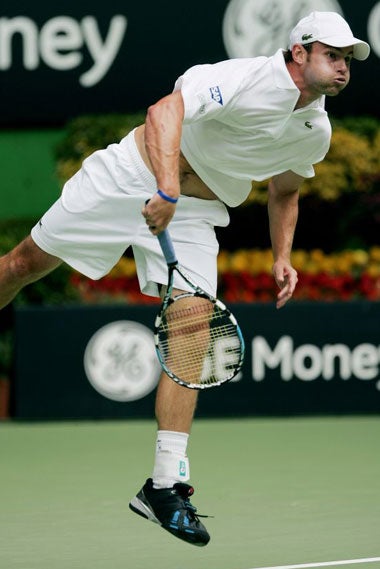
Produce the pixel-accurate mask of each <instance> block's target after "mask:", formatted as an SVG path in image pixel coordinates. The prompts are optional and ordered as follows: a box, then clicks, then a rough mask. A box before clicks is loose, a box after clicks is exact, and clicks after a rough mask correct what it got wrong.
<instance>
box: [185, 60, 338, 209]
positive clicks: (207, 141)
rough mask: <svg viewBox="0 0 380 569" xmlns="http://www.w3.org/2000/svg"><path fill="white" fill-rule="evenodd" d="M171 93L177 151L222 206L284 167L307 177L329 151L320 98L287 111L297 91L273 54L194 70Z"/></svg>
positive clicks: (239, 198)
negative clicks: (178, 98) (179, 114)
mask: <svg viewBox="0 0 380 569" xmlns="http://www.w3.org/2000/svg"><path fill="white" fill-rule="evenodd" d="M174 90H181V93H182V96H183V100H184V105H185V117H184V123H183V134H182V142H181V149H182V152H183V154H184V156H185V157H186V159H187V160H188V162H189V163H190V165H191V166H192V168H193V169H194V171H195V172H196V173H197V174H198V175H199V176H200V178H201V179H202V180H203V181H204V182H205V183H206V184H207V185H208V186H209V187H210V188H211V190H212V191H213V192H214V193H215V194H216V195H217V196H218V197H219V198H220V199H221V200H222V201H223V202H225V203H226V204H227V205H229V206H237V205H239V204H240V203H242V202H243V201H244V200H245V199H246V198H247V196H248V194H249V192H250V190H251V183H252V180H256V181H260V180H265V179H268V178H271V177H272V176H274V175H276V174H280V173H282V172H286V171H287V170H292V171H293V172H295V173H296V174H299V175H300V176H303V177H305V178H311V177H312V176H314V168H313V164H316V163H317V162H320V161H321V160H323V158H324V157H325V155H326V153H327V151H328V149H329V146H330V139H331V125H330V122H329V119H328V116H327V113H326V111H325V109H324V102H325V101H324V99H325V98H324V97H323V96H322V97H321V98H320V99H318V100H317V101H314V102H313V103H311V104H310V105H308V106H307V107H304V108H302V109H297V110H296V111H295V110H294V107H295V105H296V103H297V101H298V98H299V95H300V91H299V89H298V88H297V87H296V85H295V83H294V82H293V80H292V78H291V76H290V74H289V72H288V70H287V67H286V64H285V60H284V56H283V51H282V50H281V49H280V50H278V51H277V52H276V53H275V54H274V55H273V56H272V57H256V58H253V59H252V58H244V59H230V60H227V61H221V62H219V63H215V64H212V65H196V66H195V67H191V68H190V69H188V70H187V71H186V72H185V73H184V74H183V75H182V76H181V77H180V78H179V79H178V80H177V82H176V84H175V87H174Z"/></svg>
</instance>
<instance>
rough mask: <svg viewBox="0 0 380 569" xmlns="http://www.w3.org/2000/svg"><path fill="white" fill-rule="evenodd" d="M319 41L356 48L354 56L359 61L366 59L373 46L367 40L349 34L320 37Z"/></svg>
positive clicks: (333, 45)
mask: <svg viewBox="0 0 380 569" xmlns="http://www.w3.org/2000/svg"><path fill="white" fill-rule="evenodd" d="M318 41H320V42H321V43H325V44H326V45H331V46H332V47H349V46H350V45H352V46H353V48H354V58H355V59H358V60H359V61H364V60H365V59H367V57H368V56H369V54H370V51H371V48H370V46H369V44H368V43H367V42H365V41H362V40H359V39H357V38H353V37H347V36H331V37H327V38H319V39H318Z"/></svg>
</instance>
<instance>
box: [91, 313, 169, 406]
mask: <svg viewBox="0 0 380 569" xmlns="http://www.w3.org/2000/svg"><path fill="white" fill-rule="evenodd" d="M84 369H85V372H86V375H87V378H88V380H89V382H90V383H91V385H92V386H93V387H94V388H95V389H96V391H98V392H99V393H100V394H101V395H104V397H107V398H108V399H112V400H114V401H135V400H136V399H142V398H143V397H144V396H145V395H147V394H148V393H150V392H151V391H152V390H153V389H154V388H155V387H156V385H157V382H158V378H159V375H160V369H161V368H160V366H159V363H158V360H157V357H156V352H155V347H154V341H153V333H152V332H151V330H149V329H148V328H146V327H145V326H143V325H142V324H138V323H137V322H131V321H129V320H120V321H117V322H112V323H111V324H107V325H106V326H103V327H102V328H100V329H99V330H98V331H97V332H96V333H95V334H94V335H93V336H92V338H91V339H90V341H89V342H88V344H87V347H86V349H85V353H84Z"/></svg>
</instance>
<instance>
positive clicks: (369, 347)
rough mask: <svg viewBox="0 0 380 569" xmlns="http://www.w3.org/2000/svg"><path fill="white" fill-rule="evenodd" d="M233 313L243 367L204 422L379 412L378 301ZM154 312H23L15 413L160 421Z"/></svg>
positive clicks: (215, 397) (211, 399)
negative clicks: (242, 342) (240, 340)
mask: <svg viewBox="0 0 380 569" xmlns="http://www.w3.org/2000/svg"><path fill="white" fill-rule="evenodd" d="M233 312H234V314H235V315H236V317H237V319H238V321H239V323H240V325H241V328H242V331H243V334H244V337H245V342H246V348H247V350H246V357H245V362H244V367H243V370H242V372H241V373H240V375H239V376H237V377H236V378H235V379H234V380H233V381H232V382H230V383H228V384H226V385H223V386H221V387H219V388H215V389H210V390H206V391H204V392H202V393H201V394H200V397H199V404H198V409H197V415H198V416H200V417H223V416H232V417H236V416H254V415H293V414H325V413H327V414H350V413H378V412H380V334H379V329H380V324H379V322H380V304H377V303H371V302H357V303H355V302H354V303H343V302H342V303H331V304H329V303H292V304H291V305H289V306H287V307H285V308H284V309H282V310H280V311H278V310H276V309H275V307H274V306H272V305H269V304H253V305H249V304H244V305H243V304H241V305H239V304H237V305H234V306H233ZM155 314H156V308H155V307H152V306H134V307H133V306H118V307H107V306H104V307H77V308H38V307H36V308H32V307H25V308H19V309H17V310H16V328H15V329H16V348H17V351H16V362H15V378H14V383H13V387H14V389H13V400H14V415H15V416H16V417H18V418H23V419H60V418H75V419H82V418H83V419H85V418H86V419H95V418H130V417H139V418H151V417H153V415H154V398H155V387H156V385H157V381H158V378H159V374H160V367H159V365H158V361H157V358H156V354H155V348H154V343H153V333H152V326H153V321H154V317H155ZM227 348H228V347H227ZM227 348H226V349H227ZM183 389H185V388H183Z"/></svg>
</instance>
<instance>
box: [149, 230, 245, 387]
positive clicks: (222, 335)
mask: <svg viewBox="0 0 380 569" xmlns="http://www.w3.org/2000/svg"><path fill="white" fill-rule="evenodd" d="M158 240H159V242H160V245H161V249H162V252H163V254H164V257H165V260H166V263H167V265H168V285H167V289H166V293H165V296H164V299H163V302H162V305H161V307H160V310H159V313H158V315H157V317H156V320H155V325H154V341H155V346H156V352H157V356H158V359H159V361H160V364H161V367H162V369H163V370H164V371H165V373H166V374H167V375H168V376H169V377H170V378H171V379H173V380H174V381H175V382H177V383H178V384H180V385H182V386H184V387H189V388H190V389H207V388H210V387H218V386H220V385H222V384H223V383H226V382H227V381H230V380H231V379H233V378H234V377H235V376H236V375H237V374H238V373H239V371H240V369H241V367H242V365H243V360H244V339H243V335H242V333H241V330H240V328H239V325H238V323H237V321H236V318H235V317H234V316H233V314H232V313H231V312H230V311H229V310H228V308H227V307H226V306H225V305H224V304H223V303H222V302H221V301H220V300H218V299H217V298H214V297H213V296H211V295H209V294H208V293H207V292H205V291H204V290H202V289H201V288H200V287H199V286H197V285H196V284H194V283H193V282H192V280H191V279H190V277H189V276H188V275H187V274H186V273H185V272H184V271H183V269H182V268H180V267H179V265H178V261H177V258H176V254H175V252H174V247H173V244H172V241H171V238H170V235H169V232H168V230H167V229H166V230H165V231H162V232H161V233H160V234H159V235H158ZM175 272H177V273H178V274H179V275H180V276H181V278H182V279H183V280H184V281H185V282H186V283H187V284H188V285H190V287H191V289H192V291H191V292H185V293H182V294H179V295H177V296H175V297H174V298H172V291H173V282H174V273H175Z"/></svg>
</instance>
